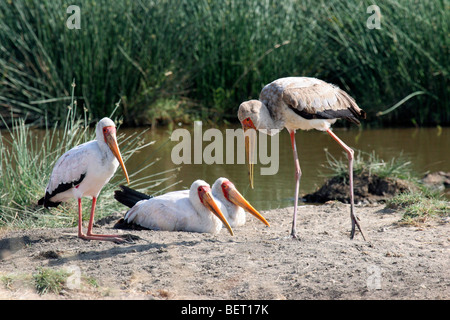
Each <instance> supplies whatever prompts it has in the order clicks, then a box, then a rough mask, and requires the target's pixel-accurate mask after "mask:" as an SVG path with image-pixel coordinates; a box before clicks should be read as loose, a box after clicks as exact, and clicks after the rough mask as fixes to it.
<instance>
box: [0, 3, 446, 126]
mask: <svg viewBox="0 0 450 320" xmlns="http://www.w3.org/2000/svg"><path fill="white" fill-rule="evenodd" d="M71 4H73V3H72V2H71V1H68V0H60V1H54V0H28V1H25V0H15V1H11V0H6V1H1V2H0V71H1V75H0V107H4V108H5V109H6V110H13V111H14V112H15V113H17V114H22V115H24V114H28V118H29V119H40V118H41V116H42V115H44V114H47V115H48V116H49V118H50V119H51V120H52V121H54V120H59V121H62V120H63V119H64V116H65V110H64V108H63V107H62V105H63V104H61V103H60V102H61V100H63V101H65V100H64V99H66V97H67V96H68V92H66V89H65V88H66V87H67V84H68V83H70V81H71V79H72V78H73V77H75V78H76V79H77V81H78V83H79V84H80V85H79V90H78V91H77V93H76V95H77V98H79V101H80V103H83V106H84V107H86V108H87V109H88V111H89V112H90V114H92V115H93V116H94V117H97V118H99V117H100V115H103V114H108V113H110V112H111V111H112V109H113V105H114V102H115V101H117V100H119V99H121V101H122V104H121V110H120V111H121V112H123V114H124V121H125V122H126V123H128V124H139V123H143V122H150V121H151V120H152V119H150V118H152V117H167V114H166V113H165V112H161V110H160V109H165V106H164V104H162V103H161V101H170V102H171V103H170V104H169V107H167V109H168V110H174V111H170V112H172V113H179V110H177V109H174V108H173V106H174V105H175V106H177V107H179V108H181V109H182V110H183V115H186V114H187V115H188V116H189V117H190V118H203V119H211V120H213V121H215V120H222V119H225V120H235V119H236V117H235V114H236V109H237V106H238V105H239V103H240V102H241V101H242V100H245V99H248V98H250V97H252V98H255V97H257V96H258V93H259V91H260V89H261V87H262V86H263V85H264V84H266V83H268V82H270V81H272V80H274V79H276V78H278V77H283V76H294V75H295V76H314V77H319V78H322V79H324V80H327V81H330V82H333V83H335V84H337V85H339V86H340V87H342V88H343V89H345V90H347V91H349V93H350V94H351V95H353V96H354V97H355V98H356V100H357V101H358V103H359V105H360V106H361V107H362V108H364V109H365V110H366V111H367V112H368V113H369V116H370V117H369V119H370V120H368V121H372V122H378V123H386V124H411V122H413V123H416V124H419V125H425V124H441V125H443V124H449V123H450V106H449V105H448V103H446V101H448V100H449V96H448V74H449V70H448V69H449V65H448V56H449V38H448V34H449V21H450V10H449V7H448V3H447V2H446V1H444V0H437V1H410V0H399V1H394V0H385V1H382V2H381V1H380V2H379V3H377V4H378V5H379V7H380V11H381V29H368V28H367V26H366V21H367V19H368V18H369V16H370V14H368V13H367V12H366V10H367V7H368V6H369V5H372V4H373V2H372V1H344V0H327V1H325V0H321V1H316V0H314V1H313V0H306V1H298V0H287V1H269V0H268V1H259V0H249V1H241V0H224V1H209V0H194V1H191V0H177V1H175V0H160V1H150V0H138V1H136V0H95V1H94V0H80V1H78V2H77V4H78V5H79V6H80V8H81V29H80V30H69V29H68V28H67V27H66V24H65V23H66V19H67V18H68V17H69V14H67V13H66V8H67V7H68V6H69V5H71ZM417 92H421V94H417V95H414V96H413V98H411V99H409V100H408V101H406V102H405V103H404V104H403V105H402V106H400V107H399V108H396V109H395V110H394V111H393V112H391V113H388V114H387V115H385V116H383V117H381V118H380V117H376V116H375V114H376V113H377V112H379V111H381V110H385V109H388V108H389V107H391V106H393V105H395V104H396V103H397V102H399V101H401V100H402V99H404V98H405V97H408V96H409V95H411V94H413V93H417ZM173 101H177V102H176V103H173ZM81 109H82V108H80V109H79V113H80V115H81V114H82V110H81ZM169 118H170V116H169Z"/></svg>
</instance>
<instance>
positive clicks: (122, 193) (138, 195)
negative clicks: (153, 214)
mask: <svg viewBox="0 0 450 320" xmlns="http://www.w3.org/2000/svg"><path fill="white" fill-rule="evenodd" d="M119 187H120V188H121V189H122V190H116V191H114V198H115V199H116V200H117V201H119V202H120V203H121V204H123V205H126V206H127V207H129V208H132V207H133V206H134V205H135V204H136V203H138V202H139V201H141V200H148V199H151V198H153V197H152V196H149V195H147V194H145V193H142V192H139V191H136V190H133V189H131V188H129V187H126V186H123V185H121V186H119Z"/></svg>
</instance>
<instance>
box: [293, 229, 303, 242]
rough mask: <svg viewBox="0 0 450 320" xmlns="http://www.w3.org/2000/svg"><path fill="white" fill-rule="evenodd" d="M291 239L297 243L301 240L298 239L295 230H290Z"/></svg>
mask: <svg viewBox="0 0 450 320" xmlns="http://www.w3.org/2000/svg"><path fill="white" fill-rule="evenodd" d="M291 239H293V240H298V241H300V240H301V239H300V237H299V236H298V234H297V231H296V230H292V232H291Z"/></svg>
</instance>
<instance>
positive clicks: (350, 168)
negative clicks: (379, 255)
mask: <svg viewBox="0 0 450 320" xmlns="http://www.w3.org/2000/svg"><path fill="white" fill-rule="evenodd" d="M327 132H328V134H329V135H330V136H331V137H332V138H333V139H334V140H336V142H337V143H339V145H340V146H341V147H342V148H344V150H345V151H346V152H347V156H348V175H349V180H350V217H351V219H352V232H351V234H350V239H353V237H354V236H355V225H356V226H357V227H358V229H359V231H360V232H361V235H362V237H363V239H364V240H366V237H365V236H364V232H363V231H362V228H361V226H360V224H359V222H358V220H359V218H358V217H357V216H356V215H355V211H354V210H355V209H354V206H355V204H354V194H353V155H354V151H353V150H352V149H351V148H349V147H348V146H347V145H346V144H345V143H344V142H343V141H342V140H341V139H339V138H338V136H336V135H335V134H334V133H333V132H332V131H331V130H330V129H328V130H327Z"/></svg>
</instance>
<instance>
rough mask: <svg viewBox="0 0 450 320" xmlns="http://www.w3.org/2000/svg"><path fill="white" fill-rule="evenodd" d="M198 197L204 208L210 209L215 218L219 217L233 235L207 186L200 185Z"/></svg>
mask: <svg viewBox="0 0 450 320" xmlns="http://www.w3.org/2000/svg"><path fill="white" fill-rule="evenodd" d="M199 197H200V200H201V202H202V203H203V205H204V206H205V207H206V208H208V210H209V211H211V212H212V213H213V214H214V215H215V216H216V217H217V218H219V219H220V221H222V223H223V224H224V225H225V227H226V228H227V229H228V232H230V234H231V235H232V236H233V235H234V233H233V229H231V226H230V224H229V223H228V221H227V219H226V218H225V216H224V215H223V213H222V211H220V209H219V207H218V206H217V204H216V202H215V201H214V199H213V196H212V193H211V189H210V188H207V187H202V189H201V191H199Z"/></svg>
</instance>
